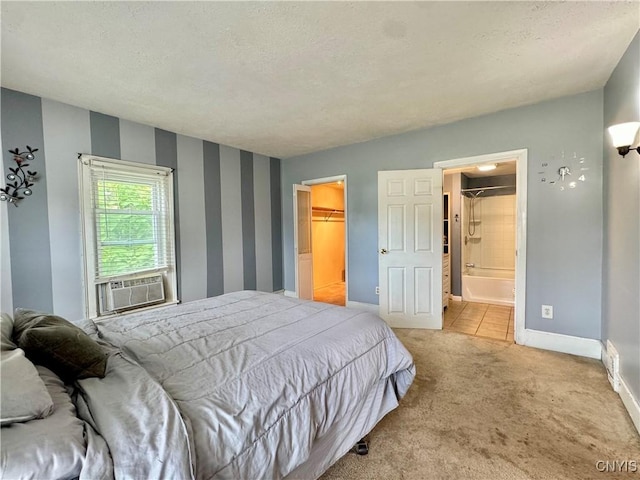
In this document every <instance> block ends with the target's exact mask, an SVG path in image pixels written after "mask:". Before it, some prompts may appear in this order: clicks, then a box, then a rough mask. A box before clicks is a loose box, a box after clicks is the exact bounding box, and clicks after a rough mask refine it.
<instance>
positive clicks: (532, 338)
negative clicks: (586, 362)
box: [522, 329, 602, 359]
mask: <svg viewBox="0 0 640 480" xmlns="http://www.w3.org/2000/svg"><path fill="white" fill-rule="evenodd" d="M522 345H526V346H528V347H534V348H541V349H543V350H552V351H554V352H562V353H570V354H571V355H578V356H580V357H589V358H597V359H601V357H602V344H601V343H600V340H594V339H592V338H582V337H573V336H571V335H563V334H561V333H550V332H542V331H540V330H530V329H525V330H524V341H523V342H522Z"/></svg>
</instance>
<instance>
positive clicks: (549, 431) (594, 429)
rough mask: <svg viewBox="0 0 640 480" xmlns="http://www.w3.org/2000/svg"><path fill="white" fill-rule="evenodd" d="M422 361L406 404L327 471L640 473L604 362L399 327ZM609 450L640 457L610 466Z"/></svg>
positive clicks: (355, 475) (554, 475) (416, 475)
mask: <svg viewBox="0 0 640 480" xmlns="http://www.w3.org/2000/svg"><path fill="white" fill-rule="evenodd" d="M396 333H397V334H398V336H399V337H400V339H401V340H402V342H403V343H404V344H405V346H406V347H407V348H408V349H409V351H411V353H412V354H413V356H414V360H415V363H416V366H417V376H416V379H415V381H414V383H413V385H412V386H411V389H410V390H409V393H408V394H407V396H406V397H405V398H404V399H403V401H402V402H401V404H400V407H399V408H397V409H396V410H394V411H393V412H391V413H390V414H389V415H387V416H386V417H385V418H384V419H383V420H382V421H381V422H380V423H379V424H378V425H377V426H376V428H375V429H374V430H373V432H371V434H370V435H369V440H370V450H369V455H366V456H362V457H360V456H357V455H354V454H347V455H346V456H345V457H343V458H342V459H340V460H339V461H338V462H337V463H336V464H335V465H334V466H333V467H331V469H329V470H328V471H327V472H326V473H325V474H324V475H323V476H322V477H321V478H322V479H323V480H333V479H344V480H347V479H349V480H358V479H363V480H364V479H377V478H383V479H456V480H457V479H487V480H500V479H554V480H555V479H572V480H573V479H591V478H593V479H602V480H605V479H618V478H635V479H639V478H640V436H639V435H638V433H637V431H636V430H635V428H634V426H633V424H632V423H631V419H630V418H629V416H628V414H627V412H626V410H625V408H624V406H623V405H622V401H621V400H620V398H619V397H618V395H617V394H616V393H614V392H613V390H611V387H610V386H609V383H608V381H607V376H606V373H605V370H604V367H603V365H602V363H600V362H599V361H597V360H591V359H586V358H581V357H575V356H571V355H565V354H559V353H554V352H547V351H543V350H536V349H533V348H528V347H521V346H519V345H515V344H512V343H507V342H504V341H499V340H490V339H483V338H478V337H472V336H467V335H464V334H460V333H455V332H446V331H428V330H397V331H396ZM599 460H603V461H607V460H608V461H610V462H613V461H614V460H618V461H623V460H635V461H636V462H637V464H638V471H637V472H635V473H601V472H599V471H598V469H597V468H596V462H597V461H599Z"/></svg>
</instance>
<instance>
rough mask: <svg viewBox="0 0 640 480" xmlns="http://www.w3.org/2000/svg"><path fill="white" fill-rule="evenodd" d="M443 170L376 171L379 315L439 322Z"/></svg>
mask: <svg viewBox="0 0 640 480" xmlns="http://www.w3.org/2000/svg"><path fill="white" fill-rule="evenodd" d="M442 228H443V227H442V170H441V169H439V168H434V169H429V170H398V171H385V172H378V259H379V262H378V278H379V283H380V316H381V317H382V318H383V319H384V320H385V321H386V322H387V323H388V324H389V325H391V326H392V327H399V328H434V329H441V328H442Z"/></svg>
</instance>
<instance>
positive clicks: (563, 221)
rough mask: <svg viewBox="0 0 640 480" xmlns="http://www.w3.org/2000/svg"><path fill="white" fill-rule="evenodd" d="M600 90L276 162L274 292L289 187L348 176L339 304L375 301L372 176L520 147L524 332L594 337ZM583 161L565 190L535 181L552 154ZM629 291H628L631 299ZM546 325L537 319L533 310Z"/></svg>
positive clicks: (288, 217)
mask: <svg viewBox="0 0 640 480" xmlns="http://www.w3.org/2000/svg"><path fill="white" fill-rule="evenodd" d="M602 96H603V92H602V90H597V91H593V92H589V93H584V94H580V95H574V96H570V97H564V98H560V99H557V100H554V101H548V102H544V103H539V104H536V105H532V106H527V107H521V108H516V109H511V110H506V111H502V112H498V113H495V114H491V115H485V116H482V117H477V118H472V119H468V120H463V121H460V122H456V123H452V124H448V125H443V126H440V127H435V128H430V129H426V130H420V131H415V132H410V133H406V134H401V135H394V136H390V137H385V138H381V139H377V140H372V141H368V142H365V143H360V144H356V145H349V146H345V147H339V148H334V149H331V150H327V151H323V152H319V153H315V154H310V155H304V156H299V157H294V158H290V159H286V160H283V162H282V175H283V177H282V189H283V206H282V221H283V235H284V239H283V253H284V287H285V289H286V290H294V289H295V288H294V261H293V220H292V211H293V206H292V184H294V183H299V182H300V181H302V180H308V179H314V178H321V177H327V176H332V175H340V174H346V175H347V178H348V225H347V228H348V235H349V253H348V255H349V256H348V258H349V265H348V269H349V270H348V271H349V300H351V301H357V302H364V303H371V304H377V303H378V297H377V296H376V295H375V287H376V285H378V254H377V238H378V232H377V229H378V221H377V205H378V187H377V172H378V170H395V169H409V168H430V167H432V166H433V163H434V162H436V161H440V160H450V159H456V158H464V157H469V156H474V155H481V154H487V153H494V152H503V151H507V150H515V149H521V148H526V149H528V151H529V166H528V198H527V201H528V219H527V304H526V319H525V325H526V327H527V328H531V329H536V330H543V331H547V332H554V333H562V334H567V335H575V336H579V337H586V338H595V339H599V338H600V333H601V332H600V330H601V321H600V315H601V313H600V311H601V302H600V299H601V290H602V284H601V277H602V148H603V143H602V142H603V136H602V132H603V124H602ZM563 151H564V152H566V155H571V154H572V153H573V152H574V151H575V152H576V153H577V154H578V156H584V157H585V158H586V159H587V161H588V164H589V168H590V170H589V172H588V180H587V181H586V182H585V183H584V184H582V185H580V188H576V189H574V190H571V191H568V190H567V191H562V192H561V191H560V190H559V189H558V188H553V187H551V186H549V185H548V184H544V183H541V182H540V175H539V173H538V172H540V171H541V164H542V162H551V164H552V165H553V166H554V167H555V168H556V169H557V168H559V167H560V166H561V165H560V164H559V163H560V158H561V156H562V152H563ZM636 293H637V292H636ZM542 304H548V305H553V306H554V319H553V320H546V319H543V318H541V315H540V313H541V305H542Z"/></svg>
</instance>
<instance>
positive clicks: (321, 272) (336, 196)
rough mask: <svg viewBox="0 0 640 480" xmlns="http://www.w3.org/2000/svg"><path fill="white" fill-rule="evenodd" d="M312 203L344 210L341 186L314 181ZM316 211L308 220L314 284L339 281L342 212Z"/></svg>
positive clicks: (326, 284) (316, 285)
mask: <svg viewBox="0 0 640 480" xmlns="http://www.w3.org/2000/svg"><path fill="white" fill-rule="evenodd" d="M311 205H312V207H323V208H333V209H336V210H344V190H343V189H342V188H337V187H336V186H335V185H334V186H330V185H313V186H312V187H311ZM326 217H327V214H324V213H315V214H314V215H313V221H312V223H311V235H312V246H313V288H314V289H317V288H322V287H326V286H328V285H332V284H334V283H337V282H341V281H342V279H343V278H342V272H343V271H344V267H345V262H344V235H345V222H344V215H336V214H333V215H331V217H330V218H326Z"/></svg>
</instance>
